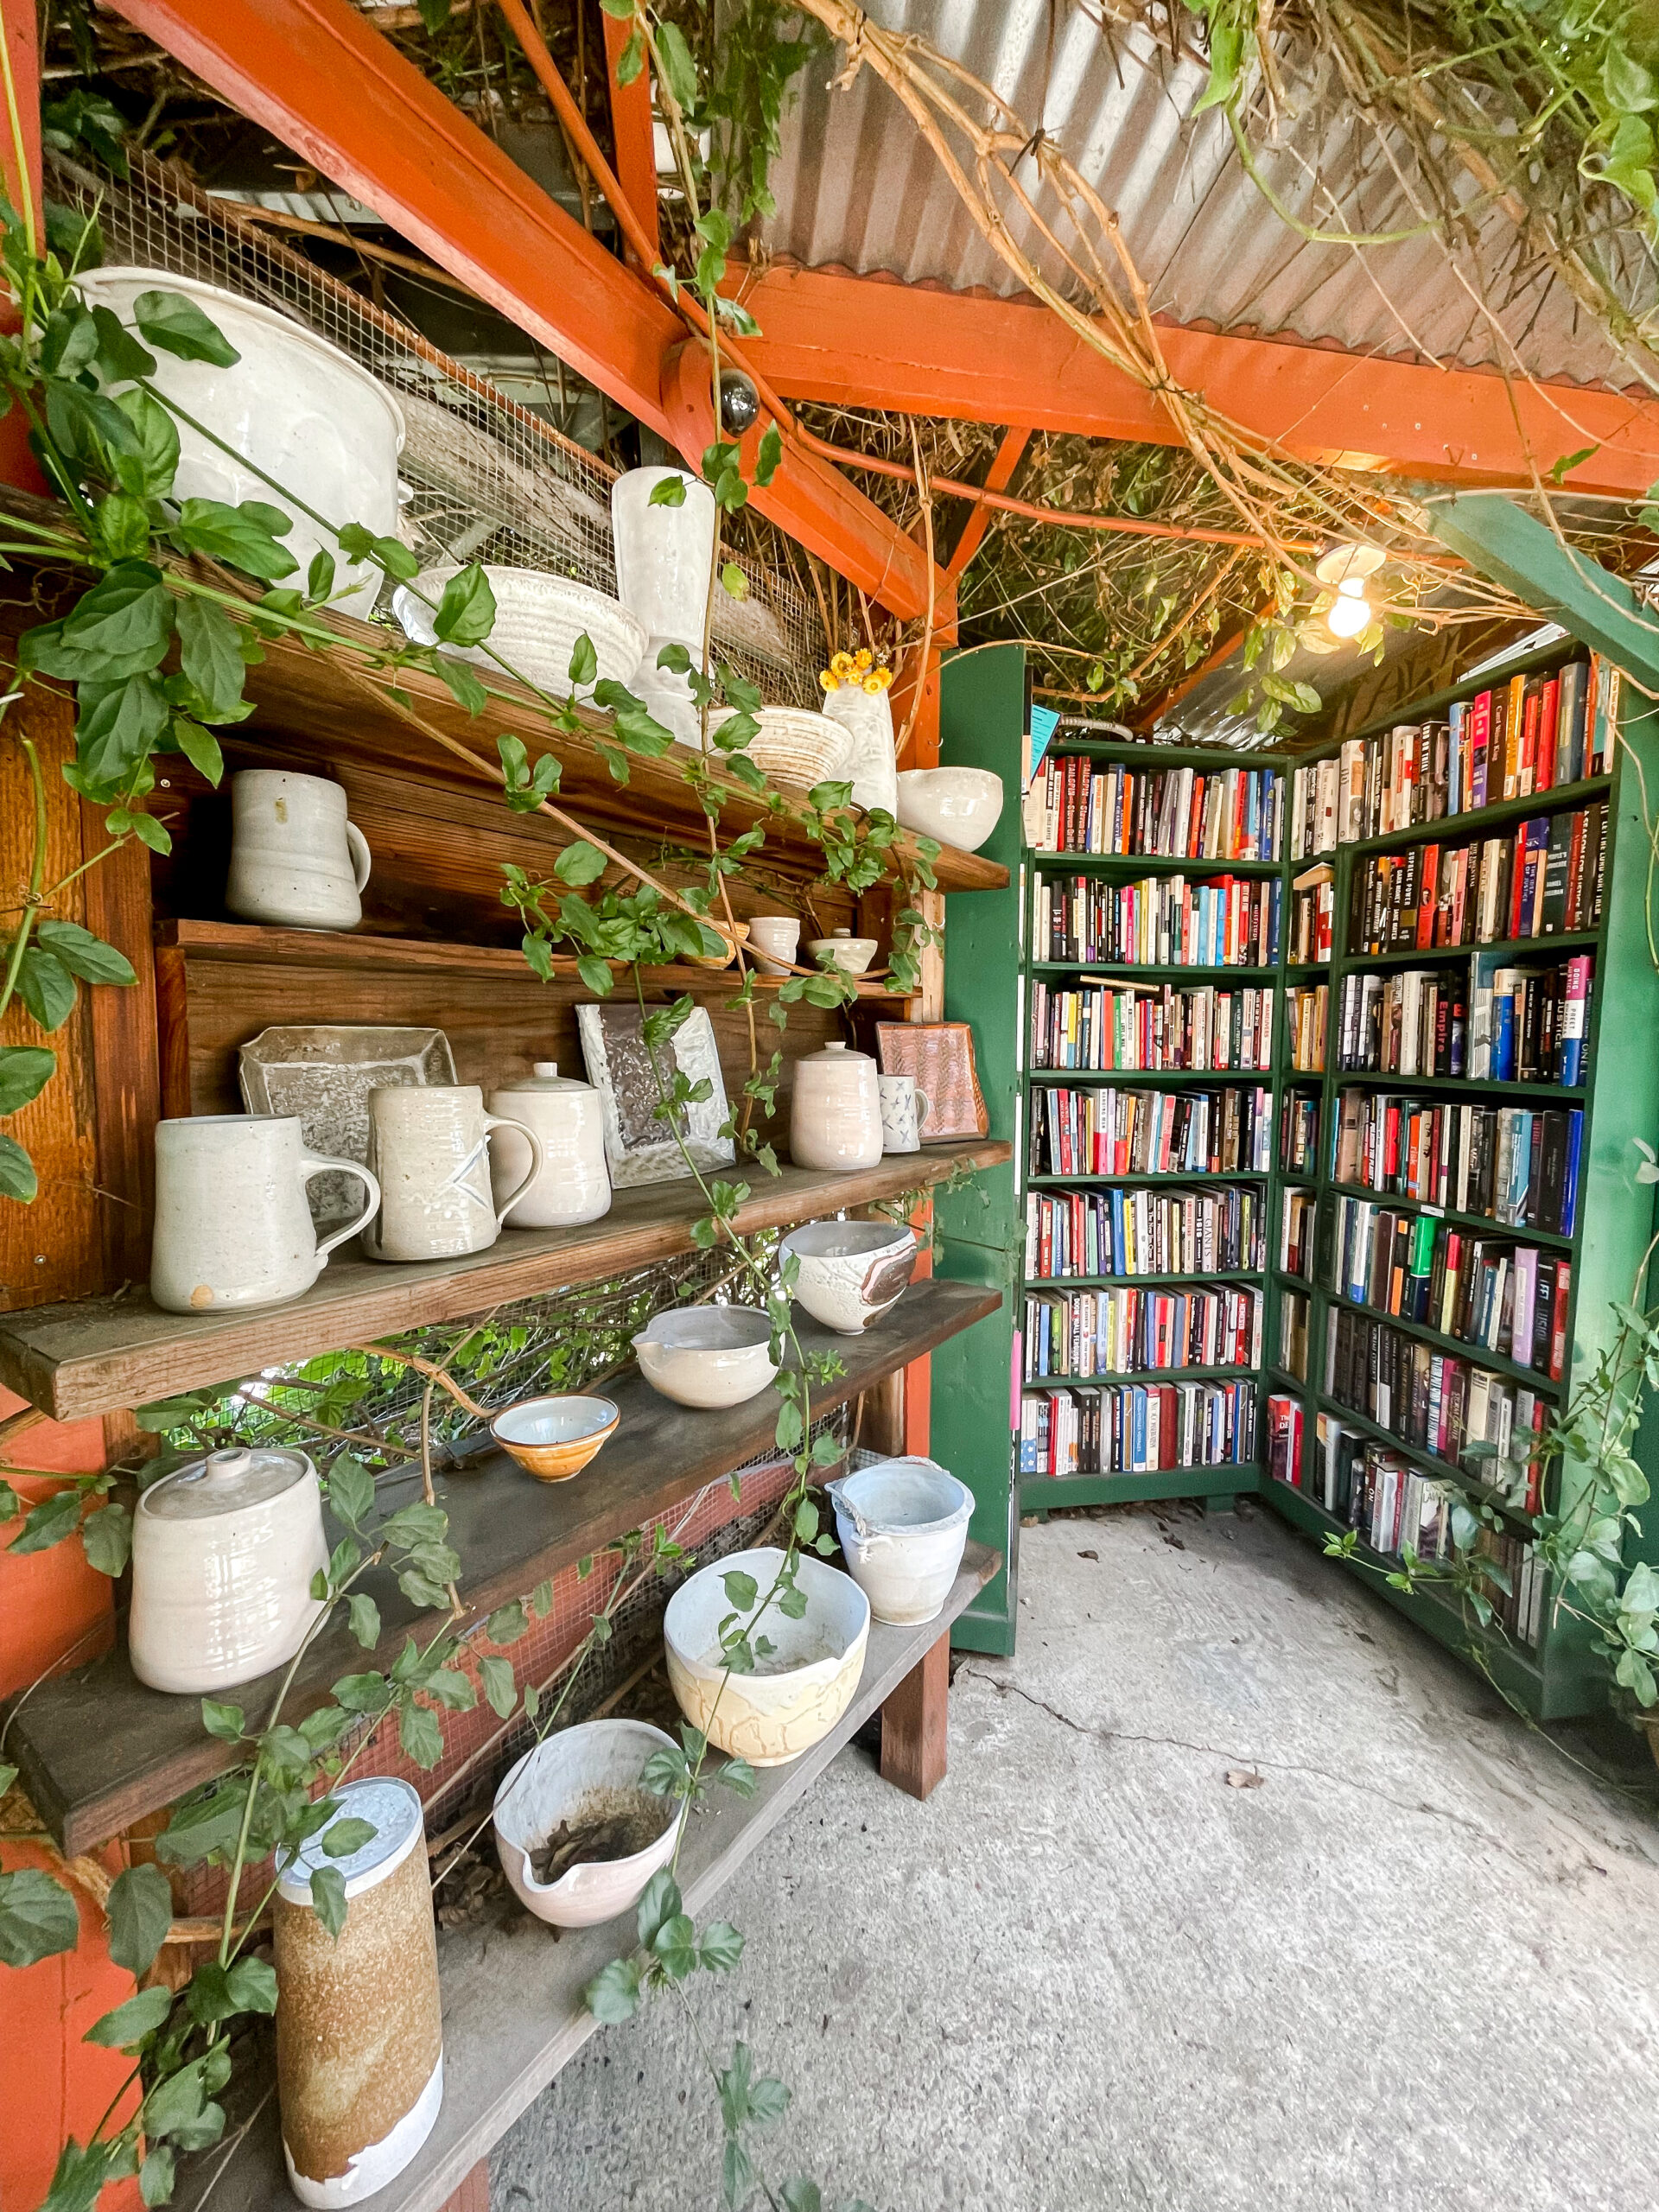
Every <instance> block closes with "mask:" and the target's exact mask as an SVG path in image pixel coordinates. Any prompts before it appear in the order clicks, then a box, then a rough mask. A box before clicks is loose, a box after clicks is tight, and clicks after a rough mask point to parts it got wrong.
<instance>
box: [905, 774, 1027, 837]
mask: <svg viewBox="0 0 1659 2212" xmlns="http://www.w3.org/2000/svg"><path fill="white" fill-rule="evenodd" d="M1001 813H1002V779H1001V776H994V775H992V773H991V772H990V770H989V769H988V768H907V769H906V771H905V772H904V774H903V775H901V776H900V777H899V821H900V822H901V823H903V824H904V826H905V828H906V829H919V830H920V832H921V833H922V835H923V836H925V837H937V838H938V841H939V842H940V843H941V844H942V845H954V846H955V847H956V848H957V851H958V852H963V853H976V852H977V851H978V850H979V849H980V847H981V846H982V844H983V843H984V842H985V840H986V839H987V838H988V836H990V834H991V832H992V830H993V829H995V827H996V825H997V823H998V821H999V820H1000V818H1001Z"/></svg>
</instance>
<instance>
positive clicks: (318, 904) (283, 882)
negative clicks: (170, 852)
mask: <svg viewBox="0 0 1659 2212" xmlns="http://www.w3.org/2000/svg"><path fill="white" fill-rule="evenodd" d="M370 865H371V862H370V857H369V848H368V845H367V843H366V842H365V839H364V836H363V832H362V831H361V830H360V829H359V828H358V826H357V824H356V823H355V822H348V821H347V820H346V794H345V792H344V791H342V790H341V789H340V785H338V784H334V783H330V782H329V780H328V779H327V777H326V776H297V775H295V774H293V773H291V772H289V770H288V769H286V768H245V769H243V770H242V772H241V773H240V774H239V775H235V776H232V779H231V873H230V878H229V880H228V881H227V883H226V887H225V904H226V907H227V908H228V909H229V911H230V912H232V914H235V915H238V917H239V918H241V919H242V920H243V921H245V922H267V923H274V924H276V925H279V926H281V927H283V928H287V929H295V930H354V929H355V928H356V927H357V925H358V924H359V922H360V921H361V920H362V918H363V901H362V898H361V896H360V895H359V894H360V893H361V892H362V889H363V887H364V885H365V883H366V882H367V881H368V880H369V868H370Z"/></svg>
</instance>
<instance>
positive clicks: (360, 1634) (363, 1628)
mask: <svg viewBox="0 0 1659 2212" xmlns="http://www.w3.org/2000/svg"><path fill="white" fill-rule="evenodd" d="M346 1618H347V1620H348V1621H349V1622H350V1624H351V1630H352V1634H353V1636H354V1637H356V1638H357V1640H358V1642H359V1643H360V1644H361V1645H362V1647H363V1649H365V1651H372V1650H373V1649H374V1647H375V1645H376V1644H377V1643H378V1642H379V1641H380V1608H379V1606H378V1605H376V1604H375V1602H374V1600H373V1599H372V1598H371V1597H370V1596H369V1595H368V1593H367V1592H365V1591H362V1590H353V1592H352V1594H351V1596H350V1597H349V1598H348V1599H346Z"/></svg>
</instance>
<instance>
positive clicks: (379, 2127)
mask: <svg viewBox="0 0 1659 2212" xmlns="http://www.w3.org/2000/svg"><path fill="white" fill-rule="evenodd" d="M334 1797H335V1800H336V1802H338V1804H339V1807H340V1811H339V1814H338V1815H336V1818H350V1819H357V1820H364V1821H368V1823H369V1824H370V1826H371V1827H372V1828H373V1830H374V1834H373V1836H372V1839H371V1840H370V1841H369V1842H367V1843H365V1844H364V1845H363V1846H362V1847H361V1848H360V1849H359V1850H357V1851H354V1852H353V1853H350V1854H349V1855H348V1856H347V1857H346V1858H343V1859H330V1858H329V1857H328V1856H327V1853H325V1852H324V1850H323V1848H322V1837H323V1835H326V1834H327V1828H325V1829H324V1830H323V1831H322V1835H317V1836H314V1837H312V1839H311V1840H310V1841H309V1842H308V1843H306V1844H305V1845H303V1846H302V1847H301V1849H300V1850H299V1852H298V1853H296V1855H295V1857H294V1858H293V1859H290V1860H289V1863H288V1864H287V1866H285V1867H284V1868H283V1873H282V1878H281V1879H280V1881H279V1882H278V1884H277V1896H276V1899H275V1902H274V1904H273V1908H272V1911H273V1923H274V1924H273V1930H272V1933H273V1939H274V1942H275V1948H276V1954H277V2095H278V2097H279V2099H280V2100H281V2104H282V2115H283V2158H284V2159H285V2160H286V2161H287V2164H288V2178H289V2186H290V2187H291V2188H292V2190H293V2191H294V2194H295V2195H296V2196H297V2197H298V2198H299V2200H300V2202H301V2203H302V2204H310V2205H318V2206H323V2207H331V2206H337V2205H343V2204H355V2203H357V2202H359V2200H360V2199H361V2198H363V2197H365V2196H373V2195H374V2193H375V2191H376V2190H381V2189H384V2188H385V2185H386V2183H388V2182H390V2181H391V2180H392V2179H393V2177H395V2176H396V2175H397V2174H400V2173H401V2172H402V2171H403V2170H404V2167H405V2166H406V2165H408V2164H409V2163H410V2160H411V2159H412V2158H414V2157H415V2156H416V2153H417V2152H419V2150H420V2148H421V2145H423V2143H424V2142H425V2140H426V2139H427V2137H428V2136H429V2134H430V2133H431V2132H432V2124H433V2122H434V2121H435V2120H436V2118H437V2116H438V2108H439V2107H440V2106H441V2105H442V2102H443V2026H442V2012H441V2007H440V2001H439V1995H438V1953H437V1942H436V1938H435V1934H434V1931H433V1923H432V1881H431V1877H430V1875H429V1872H428V1870H427V1859H426V1839H425V1831H424V1827H423V1821H422V1815H421V1801H420V1799H419V1798H418V1797H417V1796H416V1794H415V1792H414V1790H413V1789H410V1786H409V1784H408V1783H406V1782H399V1781H395V1780H393V1779H392V1778H391V1777H390V1776H384V1775H383V1776H377V1777H373V1778H372V1779H371V1780H368V1781H365V1782H352V1783H346V1786H345V1787H344V1788H343V1789H337V1790H335V1791H334ZM319 1866H335V1867H338V1869H339V1870H340V1874H341V1876H342V1877H343V1878H344V1880H345V1884H346V1925H345V1926H344V1927H343V1928H342V1929H340V1934H339V1936H337V1937H336V1936H330V1934H329V1933H328V1930H327V1929H326V1928H325V1927H324V1926H323V1924H322V1923H321V1920H319V1919H318V1917H317V1916H316V1912H315V1910H314V1908H313V1906H312V1904H311V1876H312V1873H313V1872H314V1871H315V1869H316V1868H317V1867H319Z"/></svg>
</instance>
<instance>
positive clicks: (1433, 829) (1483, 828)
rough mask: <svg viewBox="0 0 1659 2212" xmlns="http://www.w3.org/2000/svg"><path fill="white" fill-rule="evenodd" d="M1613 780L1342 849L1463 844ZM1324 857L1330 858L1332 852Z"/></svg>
mask: <svg viewBox="0 0 1659 2212" xmlns="http://www.w3.org/2000/svg"><path fill="white" fill-rule="evenodd" d="M1413 711H1415V710H1414V709H1407V710H1406V714H1405V715H1402V716H1401V717H1400V719H1401V721H1405V720H1406V719H1407V716H1408V715H1409V714H1410V713H1412V712H1413ZM1612 782H1613V779H1612V778H1611V776H1588V777H1585V778H1583V779H1581V780H1580V781H1579V782H1578V783H1576V784H1555V785H1551V787H1550V789H1549V790H1548V791H1535V792H1533V793H1532V795H1531V796H1530V797H1529V798H1505V799H1496V800H1494V801H1492V802H1491V804H1489V805H1486V806H1481V807H1475V808H1473V809H1471V810H1469V811H1467V812H1465V813H1462V814H1445V815H1442V816H1441V817H1440V819H1439V820H1438V821H1436V822H1414V823H1412V825H1411V827H1410V828H1409V829H1390V830H1388V831H1386V832H1385V833H1384V834H1383V836H1377V837H1361V838H1360V839H1358V840H1357V842H1355V843H1353V844H1351V845H1348V846H1345V847H1344V848H1343V849H1344V851H1346V852H1349V853H1351V854H1355V855H1358V856H1360V857H1362V858H1367V859H1368V858H1370V855H1372V854H1374V853H1400V852H1404V851H1406V850H1407V849H1408V847H1410V846H1412V845H1433V844H1461V843H1462V842H1464V839H1465V836H1475V837H1478V836H1484V835H1485V834H1486V833H1487V832H1489V831H1491V830H1493V829H1505V828H1507V827H1509V826H1510V824H1512V823H1516V822H1524V821H1526V820H1527V819H1528V818H1529V817H1530V816H1532V815H1535V814H1555V813H1558V812H1560V810H1561V809H1563V808H1570V807H1574V806H1589V805H1592V804H1594V803H1595V801H1596V800H1597V799H1599V798H1606V796H1607V794H1608V792H1609V791H1611V788H1612ZM1324 857H1325V858H1326V859H1329V858H1330V855H1328V854H1327V855H1324ZM1301 865H1302V866H1304V867H1308V866H1311V865H1312V863H1311V862H1308V861H1304V862H1302V863H1301Z"/></svg>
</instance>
